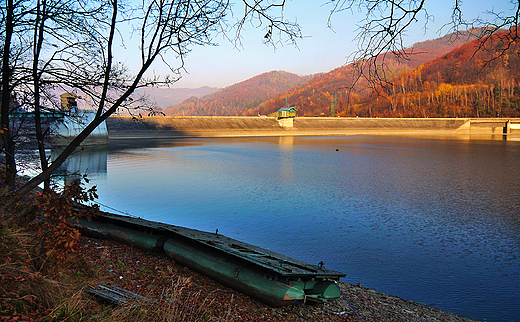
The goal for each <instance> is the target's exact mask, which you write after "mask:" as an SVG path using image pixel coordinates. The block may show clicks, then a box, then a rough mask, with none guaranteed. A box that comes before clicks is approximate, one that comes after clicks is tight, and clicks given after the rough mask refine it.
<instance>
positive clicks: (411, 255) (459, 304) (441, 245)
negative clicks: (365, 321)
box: [68, 136, 520, 321]
mask: <svg viewBox="0 0 520 322" xmlns="http://www.w3.org/2000/svg"><path fill="white" fill-rule="evenodd" d="M68 167H69V170H80V171H82V172H85V171H87V170H88V172H89V173H90V175H89V176H90V178H91V179H92V181H91V182H92V183H93V184H95V185H97V187H98V190H99V202H100V203H101V204H103V205H106V206H108V207H110V208H105V210H108V211H112V212H116V210H117V212H116V213H120V212H123V213H126V214H129V215H132V216H138V217H142V218H145V219H148V220H154V221H160V222H165V223H170V224H174V225H179V226H185V227H189V228H194V229H199V230H204V231H210V232H214V231H215V230H216V229H218V231H219V233H221V234H223V235H227V236H229V237H232V238H235V239H239V240H241V241H244V242H247V243H251V244H254V245H257V246H260V247H263V248H267V249H270V250H273V251H276V252H279V253H282V254H285V255H288V256H291V257H294V258H297V259H300V260H303V261H306V262H309V263H313V264H318V263H319V262H320V261H323V262H324V263H325V267H326V268H330V269H334V270H338V271H341V272H344V273H346V274H347V276H346V278H344V279H343V280H344V281H345V282H349V283H353V284H357V283H362V285H363V286H365V287H368V288H372V289H374V290H377V291H380V292H383V293H387V294H392V295H397V296H399V297H402V298H405V299H410V300H414V301H417V302H420V303H423V304H426V305H429V306H432V307H435V308H438V309H441V310H445V311H449V312H453V313H455V314H458V315H461V316H465V317H468V318H474V319H480V320H488V321H511V320H517V319H518V317H519V316H520V297H519V295H518V294H519V291H518V290H519V289H520V276H519V268H520V142H512V141H502V140H495V141H493V140H475V141H471V140H456V139H453V140H444V139H414V138H393V137H380V136H341V137H265V138H263V137H262V138H225V139H223V138H208V139H203V138H191V139H179V140H170V141H148V142H144V141H132V142H129V141H119V142H112V143H111V144H110V145H109V146H108V147H107V148H106V149H97V150H92V151H84V152H83V153H79V154H76V155H75V157H73V158H72V159H71V160H70V161H69V163H68Z"/></svg>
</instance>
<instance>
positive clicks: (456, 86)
mask: <svg viewBox="0 0 520 322" xmlns="http://www.w3.org/2000/svg"><path fill="white" fill-rule="evenodd" d="M511 33H516V30H509V31H503V32H501V33H497V34H494V35H493V36H492V37H489V38H481V39H475V38H474V37H472V36H471V34H470V33H466V34H463V35H460V36H459V37H457V38H454V37H453V35H448V36H445V37H443V38H439V39H435V40H429V41H425V42H421V43H418V44H415V45H414V46H412V47H411V48H410V49H409V52H407V56H406V57H405V58H406V59H404V60H403V59H401V60H398V59H396V58H394V57H393V55H392V54H391V53H390V54H388V55H386V57H385V60H384V66H383V68H382V69H383V70H382V71H381V74H380V75H382V74H383V73H384V78H385V81H381V79H380V78H377V79H374V76H373V75H372V74H370V77H369V75H366V74H363V72H361V73H360V72H359V69H356V65H355V64H350V65H345V66H342V67H339V68H337V69H334V70H332V71H330V72H328V73H323V74H319V75H310V76H298V75H295V74H291V73H288V72H282V71H273V72H269V73H265V74H262V75H259V76H256V77H253V78H251V79H249V80H246V81H244V82H241V83H239V84H235V85H233V86H230V87H227V88H224V89H221V90H219V91H217V92H214V93H211V94H208V95H205V96H203V97H201V98H196V97H192V98H190V99H188V100H185V101H184V102H182V103H181V104H178V105H175V106H170V107H167V108H165V109H164V113H165V114H167V115H228V116H234V115H244V116H255V115H269V114H272V113H274V112H275V111H277V110H278V109H279V108H281V107H284V106H293V107H296V108H297V109H298V115H299V116H350V117H353V116H360V117H519V116H520V96H519V93H520V88H519V87H520V84H518V82H519V78H520V77H519V76H520V45H519V44H518V43H517V42H515V41H513V40H511V39H512V38H511V37H510V35H511Z"/></svg>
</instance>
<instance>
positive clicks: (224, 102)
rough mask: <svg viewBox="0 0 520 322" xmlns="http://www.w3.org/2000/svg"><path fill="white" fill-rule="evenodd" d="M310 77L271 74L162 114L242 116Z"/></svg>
mask: <svg viewBox="0 0 520 322" xmlns="http://www.w3.org/2000/svg"><path fill="white" fill-rule="evenodd" d="M312 77H313V76H299V75H296V74H292V73H288V72H285V71H271V72H267V73H263V74H261V75H258V76H255V77H253V78H250V79H248V80H246V81H243V82H241V83H238V84H235V85H232V86H229V87H226V88H223V89H220V90H218V91H216V92H214V93H211V94H208V95H205V96H203V97H201V98H198V97H190V98H189V99H187V100H185V101H184V102H182V103H181V104H178V105H174V106H169V107H167V108H165V109H164V110H163V112H164V113H165V114H166V115H198V116H212V115H228V116H229V115H242V114H243V113H244V111H246V110H248V109H251V108H253V107H255V106H258V105H259V104H260V103H262V102H264V101H265V100H267V99H269V98H271V97H273V96H275V95H277V94H279V93H281V92H284V91H286V90H288V89H290V88H293V87H295V86H298V85H299V84H302V83H304V82H306V81H308V80H310V79H311V78H312Z"/></svg>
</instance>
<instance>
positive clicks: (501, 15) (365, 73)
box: [326, 0, 520, 84]
mask: <svg viewBox="0 0 520 322" xmlns="http://www.w3.org/2000/svg"><path fill="white" fill-rule="evenodd" d="M326 3H327V4H328V5H330V6H331V14H330V16H329V26H331V27H333V26H332V17H333V16H335V15H338V14H346V13H347V12H353V11H359V12H361V13H363V15H364V19H362V20H361V21H359V25H358V29H357V36H356V40H357V43H358V50H356V51H355V52H354V53H353V54H352V55H351V56H350V59H349V60H350V61H351V62H353V63H354V64H355V66H356V67H357V72H358V79H359V78H361V77H364V78H367V80H369V82H370V83H372V84H377V83H382V82H385V81H386V78H385V70H386V63H385V62H386V61H387V58H392V59H393V60H407V59H408V58H409V57H410V55H411V54H413V52H412V51H410V50H407V48H406V46H405V42H404V36H405V35H406V34H407V32H408V31H411V30H412V28H417V24H422V25H421V26H419V27H421V28H422V29H423V30H425V31H426V30H427V29H428V28H429V25H430V23H431V22H432V20H433V19H434V18H435V19H437V20H440V19H443V18H444V19H445V21H446V23H445V24H443V25H442V27H441V29H440V30H439V32H440V33H441V34H454V35H455V36H456V35H457V34H458V33H459V32H460V31H468V30H473V31H475V32H477V33H478V34H476V35H475V36H476V37H478V38H479V39H480V41H481V47H483V46H484V45H485V43H486V41H487V40H488V39H489V38H490V37H491V36H492V35H494V34H496V33H497V32H498V31H500V30H504V29H506V30H509V31H510V34H509V35H507V36H505V38H504V39H507V41H508V42H509V44H511V43H512V42H514V41H517V40H518V39H519V35H518V31H517V28H516V26H517V25H518V23H519V17H520V1H517V0H513V1H511V10H510V12H497V11H495V10H494V9H493V3H492V2H490V8H482V10H486V9H487V12H485V13H486V14H487V16H488V17H491V19H485V20H484V19H481V18H474V19H470V20H467V19H466V18H465V17H464V14H463V12H464V9H463V7H462V1H461V0H453V3H452V8H451V11H450V16H449V17H433V16H432V15H430V13H429V11H428V6H430V8H431V6H435V5H438V3H436V2H435V1H430V2H427V1H426V0H328V1H327V2H326Z"/></svg>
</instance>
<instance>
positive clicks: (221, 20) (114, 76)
mask: <svg viewBox="0 0 520 322" xmlns="http://www.w3.org/2000/svg"><path fill="white" fill-rule="evenodd" d="M13 1H14V0H7V3H6V4H5V5H2V7H1V8H0V9H1V10H2V19H3V21H5V24H4V25H3V26H5V27H0V28H3V29H4V30H5V31H6V32H5V35H6V36H5V37H4V38H3V39H2V40H3V41H4V44H3V45H4V46H3V51H2V62H3V65H2V135H3V142H4V153H5V154H6V156H7V155H8V154H9V155H12V156H13V158H12V167H11V166H10V165H11V161H10V160H7V158H6V164H8V167H7V172H8V174H9V176H10V178H13V180H8V181H7V184H9V185H13V186H14V175H15V174H16V165H15V163H14V149H13V151H11V150H10V147H9V148H8V145H9V144H10V143H9V142H11V143H12V138H11V137H9V136H10V134H11V130H12V129H11V128H10V127H9V114H10V113H11V111H10V110H9V108H10V106H11V104H10V103H9V102H10V100H11V98H12V97H14V95H15V94H16V93H17V91H24V90H26V91H27V90H29V88H30V89H31V90H32V94H33V101H32V104H33V108H34V111H35V112H36V114H39V112H40V110H41V106H42V103H41V98H42V97H41V95H44V96H45V95H49V97H50V96H51V95H50V94H46V93H48V91H46V89H47V88H74V89H77V90H79V91H81V92H82V93H85V94H86V95H88V96H89V97H91V99H92V101H93V102H94V104H95V106H96V116H95V118H94V120H93V121H92V122H90V123H89V124H88V125H87V126H86V127H85V128H84V130H83V131H82V132H81V133H80V134H79V135H78V136H76V137H75V138H74V139H73V140H72V141H71V142H70V144H69V145H68V146H66V147H65V148H64V149H63V150H62V152H61V154H60V155H59V156H58V157H57V158H56V159H55V160H53V161H52V162H51V163H50V164H46V165H44V164H43V163H42V169H41V172H40V173H39V174H38V175H37V176H36V177H34V178H33V179H31V180H30V181H29V182H28V183H27V184H25V185H24V186H22V187H21V188H19V189H18V190H17V191H16V192H17V194H19V195H23V194H26V193H27V192H29V191H30V190H31V189H33V188H34V187H36V186H37V185H39V184H40V183H41V182H44V181H45V180H47V179H48V178H49V177H50V176H51V174H52V173H53V172H55V171H56V170H57V169H58V168H59V166H60V165H61V164H62V163H63V162H64V161H65V160H66V159H67V158H68V156H70V155H71V153H73V152H74V150H75V149H76V148H77V147H78V146H79V145H80V144H81V142H83V141H84V140H85V139H86V138H87V136H88V135H89V134H90V133H92V131H93V130H94V129H95V128H96V127H97V126H99V125H100V124H101V123H102V122H103V121H104V120H106V119H107V118H108V117H109V116H110V115H112V114H113V113H114V112H116V111H117V109H118V108H120V107H124V106H125V104H129V102H130V101H131V100H132V97H131V96H132V94H133V93H134V91H135V89H137V88H139V87H144V86H161V85H169V84H172V83H173V82H175V81H177V80H178V78H179V72H180V71H181V70H182V69H183V68H184V59H185V56H186V54H187V53H188V52H189V51H190V50H192V48H194V47H196V46H204V45H211V44H213V42H212V39H213V37H214V35H215V34H216V33H219V32H227V33H230V32H232V30H234V38H235V39H239V38H240V34H241V30H242V29H243V28H244V27H245V25H246V23H248V22H251V23H253V25H254V26H255V27H264V28H265V30H266V37H265V41H266V42H268V43H273V42H275V41H278V39H276V38H274V37H273V32H274V31H278V32H279V35H280V37H281V38H284V37H287V39H289V40H291V41H294V39H296V38H298V37H300V36H301V35H300V31H299V28H298V25H297V24H292V23H289V22H286V21H284V20H283V9H284V5H285V1H277V0H253V1H249V0H243V1H242V3H241V4H242V7H243V8H245V10H244V12H243V13H242V14H241V15H240V19H237V20H236V22H234V23H233V22H232V21H231V22H230V21H229V20H226V19H227V17H228V16H229V14H230V13H232V7H231V4H230V2H229V1H227V0H176V1H173V0H142V1H141V2H140V3H138V4H136V3H135V2H132V1H120V0H110V1H108V2H103V1H100V2H95V1H94V2H91V1H86V0H84V1H74V2H70V1H63V0H32V1H30V0H26V1H24V0H19V1H18V2H17V3H13ZM233 14H235V15H236V8H235V12H234V13H233ZM228 26H231V27H232V28H233V29H231V30H230V29H227V27H228ZM4 30H2V31H4ZM129 36H130V37H129ZM281 38H279V39H281ZM12 39H17V40H18V41H19V42H20V46H19V47H20V48H24V50H25V51H26V52H29V53H30V55H29V56H28V57H30V59H29V61H30V66H25V67H29V68H25V69H24V68H21V67H20V66H21V65H23V64H22V63H21V62H22V61H27V57H23V59H20V56H15V55H13V52H14V51H13V50H12V49H13V46H12V43H11V40H12ZM136 39H137V41H136ZM135 43H137V44H136V45H134V44H135ZM28 44H29V46H27V45H28ZM119 44H121V45H123V46H128V47H129V48H130V47H132V54H138V55H139V57H140V64H139V67H138V69H137V70H136V71H134V72H130V71H129V70H128V69H126V68H125V66H123V65H122V64H121V62H120V61H118V60H117V57H116V56H115V53H114V47H115V46H116V45H119ZM28 48H29V49H30V50H29V49H28ZM157 61H159V62H161V61H162V62H163V63H165V64H166V65H167V66H168V67H170V71H171V73H170V74H169V75H166V76H164V77H160V76H158V75H153V76H151V77H150V76H146V75H147V72H148V71H149V70H150V67H151V66H152V64H153V63H155V62H157ZM173 62H177V63H176V64H174V63H173ZM20 70H25V71H26V72H27V71H30V72H29V73H28V74H27V75H24V77H21V78H19V79H22V81H19V79H14V78H13V77H12V75H13V73H12V71H20ZM30 85H31V86H30ZM41 93H43V94H41ZM37 122H38V121H37ZM40 132H41V129H40ZM39 135H40V137H39V140H38V141H40V139H41V140H42V141H43V136H41V133H40V134H39ZM39 143H40V142H39ZM11 152H12V153H11ZM40 158H41V159H42V160H43V159H45V160H46V156H45V152H44V149H43V144H42V145H41V146H40ZM44 162H45V161H44Z"/></svg>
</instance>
